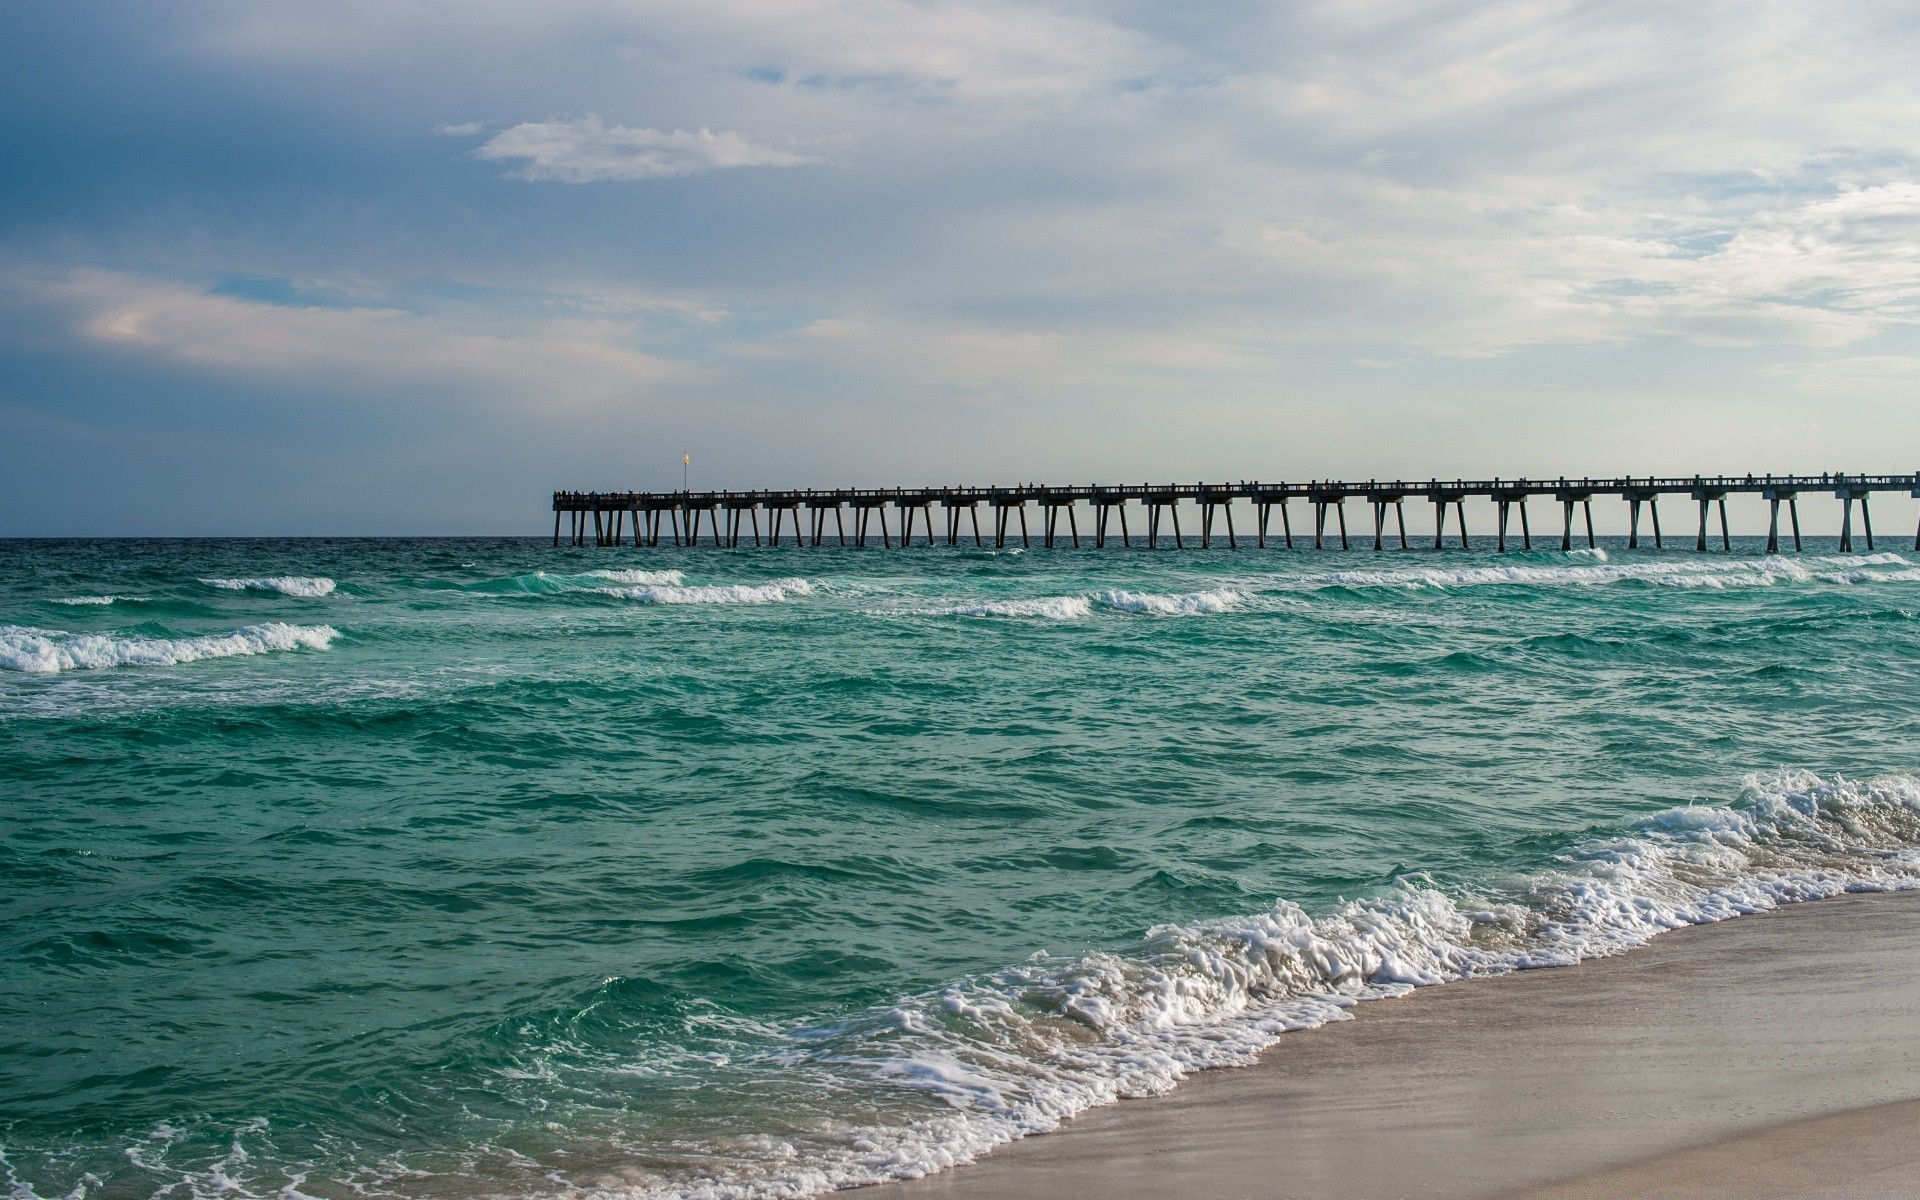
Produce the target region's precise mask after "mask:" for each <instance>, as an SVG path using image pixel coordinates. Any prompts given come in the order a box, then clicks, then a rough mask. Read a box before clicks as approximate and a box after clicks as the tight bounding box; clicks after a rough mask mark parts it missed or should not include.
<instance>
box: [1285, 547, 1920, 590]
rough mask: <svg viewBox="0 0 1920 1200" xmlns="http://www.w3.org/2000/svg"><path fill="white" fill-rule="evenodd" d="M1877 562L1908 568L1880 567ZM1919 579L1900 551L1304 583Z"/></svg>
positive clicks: (1724, 584)
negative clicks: (1879, 568)
mask: <svg viewBox="0 0 1920 1200" xmlns="http://www.w3.org/2000/svg"><path fill="white" fill-rule="evenodd" d="M1875 567H1898V568H1904V569H1901V570H1893V571H1876V570H1873V569H1872V568H1875ZM1912 579H1920V571H1916V570H1915V569H1914V568H1913V564H1911V563H1909V562H1908V560H1906V559H1904V558H1902V557H1901V556H1900V555H1898V554H1888V553H1881V554H1873V555H1867V556H1855V555H1839V556H1832V557H1825V558H1809V559H1800V560H1796V559H1791V558H1785V557H1782V556H1780V555H1771V556H1769V557H1766V558H1760V559H1727V560H1724V561H1717V562H1710V561H1701V560H1698V559H1689V560H1683V561H1667V562H1611V561H1608V560H1606V558H1605V557H1604V555H1596V558H1595V562H1594V565H1591V566H1588V565H1574V564H1561V565H1551V566H1543V565H1535V564H1518V563H1517V564H1513V565H1500V566H1474V567H1426V568H1412V569H1407V570H1386V571H1330V572H1328V573H1326V574H1323V575H1310V576H1308V577H1306V578H1305V579H1303V580H1301V581H1300V586H1304V587H1309V588H1314V587H1394V588H1422V587H1432V588H1456V587H1476V586H1482V585H1487V584H1536V585H1541V584H1544V585H1554V584H1574V585H1589V586H1590V585H1598V584H1610V583H1625V582H1639V583H1647V584H1656V585H1663V586H1669V587H1696V588H1699V587H1705V588H1729V587H1767V586H1770V585H1773V584H1779V583H1811V582H1815V581H1824V582H1830V583H1884V582H1896V581H1907V580H1912Z"/></svg>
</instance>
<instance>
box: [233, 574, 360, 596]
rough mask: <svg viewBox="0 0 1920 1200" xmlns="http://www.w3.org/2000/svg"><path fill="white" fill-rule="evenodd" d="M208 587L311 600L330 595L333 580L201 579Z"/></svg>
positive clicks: (317, 577)
mask: <svg viewBox="0 0 1920 1200" xmlns="http://www.w3.org/2000/svg"><path fill="white" fill-rule="evenodd" d="M200 582H201V583H204V584H206V585H207V586H208V587H216V588H222V589H224V590H226V591H230V592H279V593H280V594H281V595H283V596H301V597H305V598H308V599H312V598H315V597H319V596H326V595H330V594H331V593H332V592H333V587H334V584H333V580H331V579H328V578H326V577H325V576H323V575H268V576H264V577H261V578H258V579H202V580H201V581H200Z"/></svg>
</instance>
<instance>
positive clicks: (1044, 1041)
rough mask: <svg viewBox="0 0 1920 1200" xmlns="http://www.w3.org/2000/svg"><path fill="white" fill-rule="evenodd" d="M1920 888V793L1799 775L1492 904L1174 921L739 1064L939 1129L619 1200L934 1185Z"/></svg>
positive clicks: (1406, 898) (783, 1145)
mask: <svg viewBox="0 0 1920 1200" xmlns="http://www.w3.org/2000/svg"><path fill="white" fill-rule="evenodd" d="M1914 887H1920V780H1916V779H1915V778H1914V777H1911V776H1904V775H1902V776H1889V777H1884V778H1879V779H1874V780H1869V781H1865V782H1856V781H1852V780H1846V779H1821V778H1819V777H1816V776H1813V775H1810V774H1804V773H1790V774H1783V775H1780V776H1778V777H1775V778H1772V779H1766V780H1760V779H1756V780H1753V781H1750V782H1749V786H1748V788H1747V791H1746V794H1745V795H1744V796H1743V797H1742V798H1741V800H1740V801H1739V802H1738V803H1736V804H1733V805H1726V806H1697V807H1687V808H1677V809H1670V810H1668V811H1666V812H1662V813H1658V814H1656V815H1654V816H1651V817H1648V818H1646V819H1645V820H1643V821H1640V822H1639V823H1638V824H1636V825H1634V826H1633V827H1631V828H1629V829H1628V830H1626V831H1625V832H1623V833H1621V834H1619V835H1617V836H1613V837H1603V838H1596V839H1593V840H1590V841H1586V842H1582V843H1580V844H1578V845H1576V846H1574V847H1572V848H1570V849H1569V850H1567V851H1565V852H1564V853H1562V854H1560V855H1558V856H1556V857H1555V859H1554V860H1553V862H1552V863H1551V865H1549V866H1547V867H1545V868H1544V869H1541V870H1538V871H1535V872H1533V873H1531V874H1529V875H1526V876H1524V877H1521V878H1518V879H1515V880H1513V881H1511V882H1509V883H1507V884H1506V885H1504V886H1499V887H1493V888H1488V889H1484V890H1481V891H1478V892H1474V891H1468V890H1464V889H1455V888H1443V887H1440V886H1438V885H1436V884H1435V883H1433V881H1431V880H1429V879H1427V878H1424V877H1408V878H1405V879H1403V880H1402V881H1401V882H1400V883H1399V884H1398V885H1397V886H1395V887H1394V888H1393V889H1392V890H1391V891H1389V892H1388V893H1387V894H1385V895H1382V896H1379V897H1376V898H1372V899H1367V900H1356V901H1351V902H1348V903H1346V904H1343V905H1341V906H1339V907H1338V908H1336V909H1334V910H1333V911H1331V912H1327V913H1324V914H1322V915H1318V916H1316V915H1313V914H1310V913H1308V912H1307V911H1306V910H1304V909H1303V908H1301V907H1300V906H1299V905H1296V904H1293V903H1290V902H1288V901H1284V900H1282V901H1280V902H1278V903H1276V904H1275V905H1274V906H1273V907H1272V908H1271V909H1269V910H1268V911H1266V912H1263V913H1259V914H1256V915H1252V916H1247V917H1239V918H1234V919H1230V920H1223V921H1213V922H1203V923H1195V924H1187V925H1166V926H1161V927H1159V928H1156V929H1153V930H1151V931H1149V932H1148V934H1147V935H1146V937H1145V938H1144V939H1143V940H1142V941H1141V942H1139V943H1138V944H1136V945H1135V946H1133V947H1131V948H1129V949H1127V950H1124V951H1121V952H1117V953H1093V954H1086V955H1080V956H1074V957H1058V956H1046V955H1036V956H1035V957H1034V958H1033V959H1032V960H1030V961H1028V962H1026V963H1022V964H1021V965H1019V966H1017V967H1012V968H1009V969H1006V970H1003V971H999V972H996V973H993V974H990V975H984V976H977V977H970V978H967V979H963V980H960V981H957V982H955V983H953V984H951V985H949V986H947V987H945V988H942V989H940V990H938V991H935V992H930V993H925V994H922V995H919V996H915V997H912V998H910V999H907V1000H904V1001H900V1002H898V1003H895V1004H890V1005H883V1006H879V1007H876V1008H873V1009H870V1010H867V1011H866V1012H864V1013H862V1014H860V1015H858V1016H856V1017H854V1018H852V1019H850V1020H844V1021H840V1022H836V1023H835V1024H834V1025H833V1026H831V1027H818V1028H816V1027H796V1028H794V1029H791V1030H788V1031H786V1032H785V1033H784V1034H783V1035H782V1036H780V1037H779V1038H778V1040H777V1044H775V1045H772V1046H769V1047H766V1048H765V1049H764V1050H762V1051H760V1052H758V1053H755V1054H752V1055H750V1056H748V1057H746V1058H744V1059H742V1060H739V1061H737V1062H736V1063H735V1064H733V1066H732V1067H731V1068H730V1072H739V1073H741V1074H742V1075H744V1076H745V1077H744V1078H738V1079H736V1080H735V1081H732V1082H735V1083H736V1084H737V1085H740V1086H760V1087H767V1088H779V1087H782V1086H785V1087H795V1086H809V1087H815V1088H819V1089H823V1090H831V1091H837V1092H842V1093H844V1092H847V1091H867V1092H873V1091H876V1090H877V1091H879V1092H881V1093H883V1094H886V1095H890V1096H892V1097H893V1098H894V1100H896V1101H899V1102H900V1103H901V1104H902V1105H903V1106H906V1107H910V1108H911V1107H916V1106H917V1109H918V1111H920V1112H921V1113H922V1114H923V1116H922V1117H921V1118H920V1119H917V1120H913V1121H910V1122H908V1123H905V1124H891V1125H866V1126H858V1127H851V1128H849V1127H846V1126H840V1127H837V1128H833V1129H821V1130H819V1131H816V1132H813V1133H801V1134H791V1135H789V1136H787V1137H785V1138H767V1139H762V1140H759V1141H757V1143H756V1145H755V1146H754V1147H753V1148H752V1151H751V1159H750V1161H745V1162H742V1161H739V1160H738V1158H737V1155H738V1154H739V1153H740V1151H741V1148H742V1143H741V1142H739V1141H734V1142H732V1143H731V1145H730V1147H729V1150H730V1152H731V1154H732V1155H734V1156H736V1158H735V1165H732V1166H729V1167H726V1168H723V1169H718V1170H715V1171H712V1172H707V1171H700V1172H688V1173H662V1174H658V1175H655V1176H654V1177H653V1178H651V1179H648V1180H645V1181H639V1180H635V1181H634V1182H633V1183H632V1184H631V1185H630V1186H621V1187H618V1188H614V1189H611V1190H612V1191H614V1192H618V1193H625V1194H629V1195H638V1196H646V1197H658V1198H660V1200H664V1198H666V1197H669V1196H672V1197H699V1198H705V1200H748V1198H762V1197H799V1196H807V1195H814V1194H817V1193H820V1192H824V1191H829V1190H834V1189H839V1188H846V1187H852V1186H857V1185H860V1184H867V1183H875V1182H879V1181H883V1180H888V1179H902V1178H916V1177H919V1176H922V1175H926V1174H930V1173H932V1172H935V1171H939V1170H942V1169H944V1168H946V1167H950V1166H954V1165H957V1164H960V1163H965V1162H968V1161H970V1160H972V1159H974V1158H976V1157H978V1156H979V1155H980V1154H982V1153H984V1152H986V1151H988V1150H990V1149H991V1148H993V1147H994V1146H996V1145H999V1144H1002V1143H1004V1142H1007V1141H1010V1140H1012V1139H1015V1138H1019V1137H1023V1136H1026V1135H1029V1134H1034V1133H1041V1132H1044V1131H1047V1130H1051V1129H1054V1128H1056V1127H1058V1126H1059V1124H1060V1123H1061V1122H1062V1121H1064V1120H1066V1119H1067V1118H1069V1117H1071V1116H1073V1115H1074V1114H1076V1113H1079V1112H1082V1111H1084V1110H1086V1109H1088V1108H1090V1107H1093V1106H1096V1105H1102V1104H1108V1103H1111V1102H1113V1101H1115V1100H1118V1099H1121V1098H1124V1097H1134V1096H1149V1095H1155V1094H1158V1093H1161V1092H1165V1091H1167V1090H1169V1089H1171V1088H1172V1087H1174V1086H1175V1085H1176V1084H1178V1083H1179V1082H1180V1081H1181V1080H1182V1079H1183V1078H1185V1077H1186V1076H1187V1075H1188V1074H1190V1073H1192V1072H1194V1071H1198V1070H1204V1069H1207V1068H1211V1067H1221V1066H1236V1065H1243V1064H1247V1063H1250V1062H1252V1061H1253V1060H1254V1058H1255V1057H1256V1056H1257V1055H1258V1054H1259V1053H1260V1052H1261V1051H1262V1050H1263V1049H1265V1048H1266V1047H1268V1046H1270V1045H1271V1044H1273V1042H1274V1041H1275V1040H1276V1039H1277V1038H1279V1037H1280V1036H1281V1035H1282V1034H1284V1033H1286V1032H1288V1031H1291V1030H1299V1029H1308V1028H1312V1027H1314V1026H1317V1025H1322V1024H1325V1023H1327V1022H1329V1021H1334V1020H1340V1019H1342V1018H1344V1017H1345V1016H1347V1015H1349V1014H1348V1013H1347V1011H1346V1010H1347V1009H1349V1008H1351V1007H1352V1006H1353V1005H1355V1004H1357V1003H1360V1002H1363V1001H1367V1000H1373V999H1380V998H1385V997H1391V996H1398V995H1402V994H1404V993H1406V992H1407V991H1409V990H1411V989H1412V988H1415V987H1421V986H1427V985H1433V984H1441V983H1447V982H1450V981H1454V980H1460V979H1468V978H1474V977H1480V976H1488V975H1498V974H1504V973H1507V972H1511V971H1516V970H1521V969H1526V968H1532V967H1550V966H1563V965H1570V964H1572V963H1576V962H1579V961H1581V960H1583V959H1588V958H1594V957H1598V956H1604V955H1611V954H1617V953H1620V952H1622V951H1626V950H1630V949H1632V948H1634V947H1636V946H1640V945H1643V944H1645V943H1646V942H1647V941H1649V940H1650V939H1652V938H1653V937H1655V936H1656V935H1658V934H1660V933H1661V932H1664V931H1666V930H1670V929H1675V928H1678V927H1680V926H1684V925H1695V924H1703V923H1707V922H1712V921H1721V920H1725V919H1727V918H1729V917H1735V916H1739V915H1742V914H1745V913H1754V912H1761V911H1765V910H1767V909H1771V908H1775V907H1778V906H1780V905H1782V904H1788V903H1793V902H1796V901H1802V900H1812V899H1817V898H1820V897H1824V896H1831V895H1835V894H1837V893H1841V892H1847V891H1868V890H1894V889H1908V888H1914Z"/></svg>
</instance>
